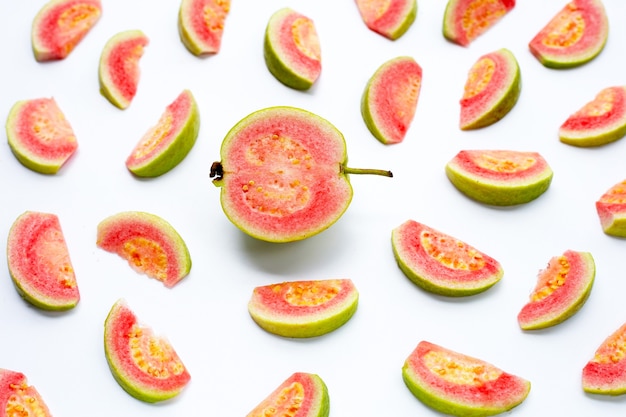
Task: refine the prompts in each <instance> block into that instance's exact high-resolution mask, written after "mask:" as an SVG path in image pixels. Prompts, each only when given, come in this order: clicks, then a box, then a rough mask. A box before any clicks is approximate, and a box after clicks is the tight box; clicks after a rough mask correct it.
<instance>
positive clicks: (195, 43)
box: [178, 0, 230, 56]
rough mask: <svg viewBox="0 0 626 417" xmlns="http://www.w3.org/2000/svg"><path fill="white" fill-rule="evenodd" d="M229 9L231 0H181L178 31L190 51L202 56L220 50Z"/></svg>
mask: <svg viewBox="0 0 626 417" xmlns="http://www.w3.org/2000/svg"><path fill="white" fill-rule="evenodd" d="M229 11H230V0H181V2H180V8H179V9H178V32H179V34H180V40H181V41H182V43H183V45H185V47H186V48H187V49H188V50H189V52H191V53H192V54H194V55H196V56H202V55H211V54H217V53H218V52H219V51H220V47H221V45H222V35H223V34H224V23H225V22H226V17H227V16H228V12H229Z"/></svg>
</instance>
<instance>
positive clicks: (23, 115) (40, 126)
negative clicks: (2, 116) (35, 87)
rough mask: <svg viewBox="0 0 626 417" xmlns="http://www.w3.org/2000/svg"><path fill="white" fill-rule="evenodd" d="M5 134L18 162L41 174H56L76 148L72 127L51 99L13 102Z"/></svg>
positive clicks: (76, 143)
mask: <svg viewBox="0 0 626 417" xmlns="http://www.w3.org/2000/svg"><path fill="white" fill-rule="evenodd" d="M6 133H7V140H8V142H9V146H10V147H11V151H12V152H13V155H15V157H16V158H17V160H18V161H19V162H20V163H21V164H22V165H24V166H25V167H27V168H29V169H31V170H33V171H35V172H39V173H41V174H56V173H57V172H58V171H59V170H60V169H61V167H62V166H63V165H64V164H65V163H66V162H67V161H68V160H69V159H70V157H71V156H72V155H73V154H74V152H75V151H76V149H77V148H78V142H77V140H76V136H75V135H74V131H73V130H72V126H71V125H70V123H69V122H68V121H67V119H66V118H65V115H64V114H63V112H62V111H61V109H60V108H59V106H58V104H57V102H56V100H54V98H37V99H30V100H20V101H18V102H17V103H15V104H14V105H13V107H11V110H10V111H9V115H8V117H7V121H6Z"/></svg>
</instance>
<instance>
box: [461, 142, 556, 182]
mask: <svg viewBox="0 0 626 417" xmlns="http://www.w3.org/2000/svg"><path fill="white" fill-rule="evenodd" d="M454 165H455V166H457V167H458V169H459V170H461V171H465V172H467V173H471V174H472V176H476V177H477V178H481V179H483V180H486V181H489V182H493V183H495V184H497V183H499V182H502V183H505V184H507V185H509V186H513V185H515V184H517V183H526V182H528V180H529V179H532V178H534V177H539V176H542V175H543V174H544V172H545V170H546V168H547V162H546V161H545V159H543V157H541V155H539V154H538V153H536V152H518V151H506V150H486V151H480V150H463V151H460V152H459V153H458V154H457V155H456V156H455V157H454Z"/></svg>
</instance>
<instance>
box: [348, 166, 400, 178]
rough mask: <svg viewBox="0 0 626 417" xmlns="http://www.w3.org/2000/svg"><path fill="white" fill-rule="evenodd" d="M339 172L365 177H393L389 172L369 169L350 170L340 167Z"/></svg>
mask: <svg viewBox="0 0 626 417" xmlns="http://www.w3.org/2000/svg"><path fill="white" fill-rule="evenodd" d="M341 171H342V172H343V173H344V174H366V175H380V176H383V177H389V178H391V177H393V173H392V172H391V171H386V170H384V169H369V168H350V167H346V166H342V167H341Z"/></svg>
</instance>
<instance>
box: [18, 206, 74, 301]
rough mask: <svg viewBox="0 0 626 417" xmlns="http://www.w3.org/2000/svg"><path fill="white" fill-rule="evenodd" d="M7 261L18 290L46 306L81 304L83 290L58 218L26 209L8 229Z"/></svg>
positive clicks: (23, 295)
mask: <svg viewBox="0 0 626 417" xmlns="http://www.w3.org/2000/svg"><path fill="white" fill-rule="evenodd" d="M7 264H8V267H9V274H10V275H11V279H12V280H13V284H14V285H15V288H16V290H17V292H18V293H19V294H20V296H22V297H23V298H24V299H25V300H26V301H28V302H29V303H31V304H32V305H34V306H36V307H39V308H41V309H44V310H53V311H64V310H69V309H72V308H74V307H76V305H77V304H78V301H79V300H80V292H79V290H78V283H77V281H76V274H75V272H74V268H73V267H72V262H71V259H70V255H69V250H68V248H67V244H66V242H65V237H64V235H63V230H62V229H61V224H60V222H59V218H58V217H57V215H55V214H50V213H41V212H35V211H26V212H24V213H22V214H21V215H20V216H19V217H18V218H17V219H16V220H15V221H14V222H13V225H12V226H11V228H10V230H9V236H8V239H7Z"/></svg>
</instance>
